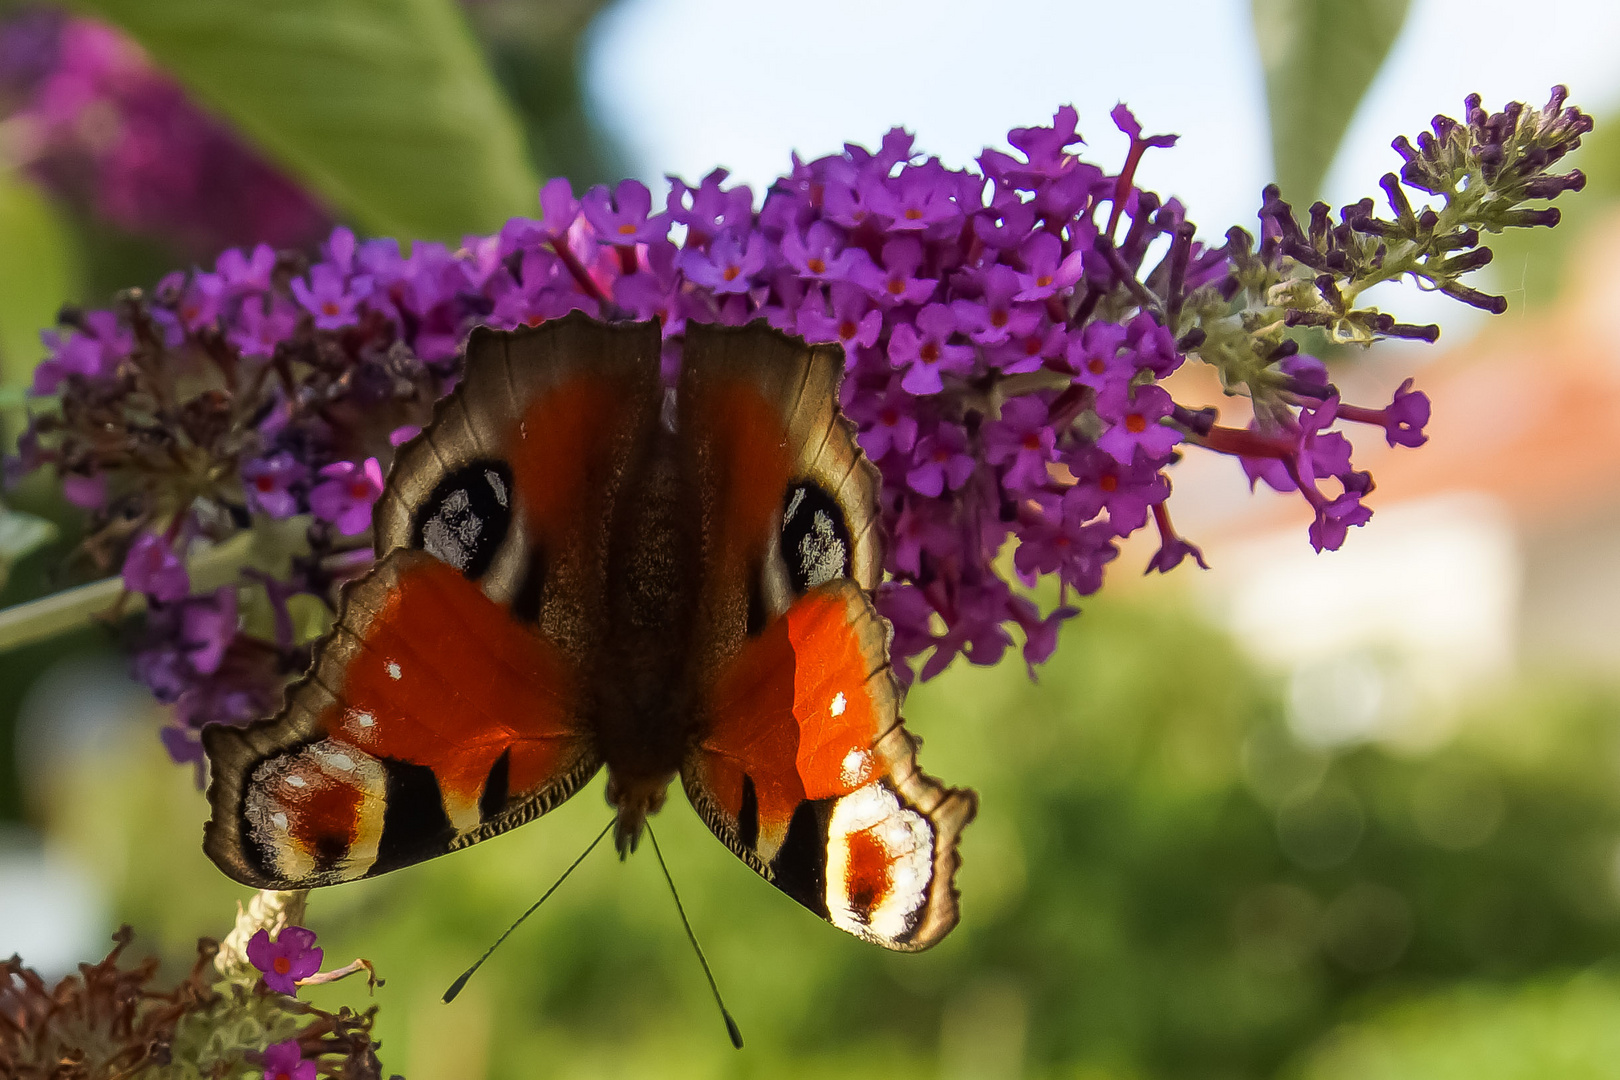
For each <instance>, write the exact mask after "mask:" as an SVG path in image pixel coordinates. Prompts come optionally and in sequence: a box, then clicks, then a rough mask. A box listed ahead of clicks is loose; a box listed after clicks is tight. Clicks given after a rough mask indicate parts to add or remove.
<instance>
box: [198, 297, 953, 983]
mask: <svg viewBox="0 0 1620 1080" xmlns="http://www.w3.org/2000/svg"><path fill="white" fill-rule="evenodd" d="M662 348H663V340H662V334H661V330H660V327H659V325H658V323H657V322H647V323H613V324H609V323H603V322H598V321H595V320H592V319H589V318H587V317H585V316H584V315H582V314H575V315H571V316H569V317H566V318H563V319H559V320H553V321H550V322H547V323H545V324H543V325H541V326H539V327H536V328H527V327H525V328H520V329H518V330H515V331H511V332H502V331H496V330H492V329H489V328H479V329H477V330H474V331H473V333H472V335H471V336H470V338H469V340H468V344H467V352H466V368H465V376H464V378H463V380H462V381H461V383H460V384H459V385H458V386H457V388H456V389H455V391H454V392H453V393H451V394H450V395H449V396H448V397H446V398H445V399H443V400H442V401H441V402H440V403H439V404H438V405H437V406H436V407H435V412H434V416H433V420H432V422H431V423H430V424H429V425H428V427H427V428H426V429H425V430H424V431H423V432H422V433H421V434H420V435H419V436H418V437H416V438H415V439H413V440H411V441H410V442H408V443H406V444H405V445H404V446H402V447H401V448H400V450H399V452H398V455H397V457H396V460H395V463H394V466H393V468H392V470H391V471H390V474H389V477H388V482H387V485H386V487H385V490H384V492H383V494H382V496H381V498H380V499H379V500H378V502H377V505H376V507H375V510H374V516H373V527H374V533H375V542H376V550H377V552H378V553H379V556H380V558H379V559H378V561H377V563H376V564H375V565H374V567H373V568H372V569H371V570H370V571H369V572H368V573H367V574H366V575H365V576H364V577H362V578H360V579H358V580H356V581H354V582H352V583H350V584H348V585H346V586H345V587H344V588H343V590H342V593H341V595H340V598H339V603H338V610H337V619H336V622H335V624H334V626H333V628H332V630H331V632H330V633H329V634H328V635H327V636H326V637H325V638H324V639H323V640H321V641H320V642H319V643H318V644H317V646H316V648H315V650H314V656H313V660H312V663H311V666H310V671H309V673H308V675H307V676H305V677H304V678H303V679H302V680H301V681H299V682H297V683H295V684H293V686H292V687H290V688H289V690H288V693H287V697H286V701H285V704H284V706H283V708H282V709H281V711H280V712H279V713H277V714H276V715H275V716H273V717H270V718H269V719H266V720H261V721H258V722H256V723H253V724H250V725H248V726H247V727H245V728H234V727H229V726H224V725H214V726H211V727H209V728H207V729H206V730H205V731H204V733H203V743H204V746H205V748H206V750H207V753H208V758H209V762H210V766H211V777H212V779H211V782H210V786H209V793H208V797H209V801H210V804H211V809H212V816H211V819H210V821H209V823H208V825H207V828H206V832H205V839H204V848H205V850H206V851H207V853H208V855H209V856H210V857H211V858H212V859H213V861H214V862H215V863H216V864H217V865H218V866H219V867H220V869H221V870H223V871H224V872H225V873H226V874H228V875H229V876H230V877H232V878H234V879H236V880H237V881H240V882H242V883H244V884H247V885H252V886H256V887H259V888H273V889H305V888H310V887H313V886H322V885H332V884H336V883H339V882H344V881H351V880H354V879H357V878H363V877H372V876H375V875H377V874H381V873H385V872H387V871H390V870H395V869H398V868H400V867H403V866H407V865H410V864H413V863H417V862H421V861H423V860H425V859H430V858H433V857H435V856H438V855H443V854H445V853H447V852H451V851H455V850H458V849H460V848H464V847H467V846H469V845H471V844H475V843H477V842H479V841H480V840H485V839H488V838H489V837H492V836H495V835H497V834H499V833H502V832H505V831H507V830H508V829H511V828H513V827H515V826H517V825H521V824H523V823H525V822H527V821H529V820H531V819H533V818H536V817H539V816H540V815H541V814H544V813H545V812H546V811H547V810H550V809H552V808H553V807H555V806H557V805H558V804H559V803H561V802H562V801H563V800H564V799H567V798H568V797H569V796H570V795H572V794H573V793H574V792H575V791H577V790H579V789H580V788H581V787H582V786H584V785H585V783H586V782H587V781H589V780H590V779H591V778H592V776H593V775H594V774H595V773H596V772H597V770H598V769H600V768H602V767H603V766H606V768H607V785H606V795H607V800H608V802H609V804H611V806H612V807H613V808H614V810H615V814H616V817H615V821H614V825H613V832H614V840H615V843H616V845H617V847H618V849H619V852H620V854H621V856H623V855H624V854H626V853H628V852H629V851H630V850H633V849H634V848H635V846H636V843H637V841H638V839H639V838H640V835H641V833H642V831H643V828H644V825H645V822H646V820H647V816H648V815H649V814H652V813H654V812H656V811H657V810H659V809H660V808H661V807H662V806H663V805H664V801H665V797H666V794H667V791H668V788H669V785H670V783H671V782H673V781H674V780H676V779H679V780H680V783H681V786H682V788H683V789H684V790H685V792H686V795H687V797H688V798H689V799H690V801H691V803H692V805H693V807H694V808H695V809H696V810H697V812H698V814H699V816H700V817H702V819H703V821H704V822H706V823H707V824H708V826H709V828H710V829H711V830H712V831H713V832H714V834H715V836H717V837H718V838H719V839H720V841H721V842H722V843H724V844H725V845H726V847H728V848H730V849H731V850H732V851H733V852H734V853H735V854H736V855H737V857H738V858H740V859H741V860H742V861H743V862H745V863H747V864H748V866H749V867H751V868H752V869H753V870H754V871H755V872H756V873H758V874H759V875H761V876H762V877H764V878H765V879H766V880H767V881H769V882H770V883H771V884H773V885H775V886H776V887H777V888H778V889H780V890H781V891H782V892H784V893H786V894H787V895H788V896H790V897H792V898H793V899H794V900H797V901H798V902H799V903H800V904H802V905H804V906H805V907H806V908H809V909H810V910H811V911H813V912H814V913H815V914H817V915H818V916H820V917H821V918H823V919H826V920H827V921H829V922H831V923H832V924H833V925H834V926H836V927H838V928H839V929H841V930H845V931H847V932H849V933H851V934H854V935H856V936H857V937H860V938H863V939H865V940H867V941H870V942H874V943H876V944H878V945H882V946H885V947H887V948H890V949H898V950H907V951H915V950H919V949H924V948H927V947H928V946H930V945H932V944H934V943H935V942H937V941H938V940H940V938H942V937H944V935H945V934H946V933H948V932H949V931H950V929H951V928H952V927H953V926H954V925H956V922H957V917H958V913H957V892H956V888H955V883H954V876H955V872H956V869H957V866H958V861H959V860H958V854H957V840H958V836H959V834H960V833H961V830H962V828H963V827H964V826H965V825H966V824H967V823H968V822H969V821H970V820H971V819H972V818H973V816H974V813H975V811H976V809H977V805H978V803H977V796H976V795H975V794H974V793H973V792H972V791H969V790H960V789H952V788H947V787H945V786H943V785H941V784H940V783H939V782H937V781H935V780H934V779H933V778H931V777H929V776H927V775H925V774H924V773H922V772H921V771H920V770H919V769H918V767H917V762H916V750H917V745H918V743H917V740H916V739H915V738H914V737H913V736H912V735H910V734H909V733H908V732H907V731H906V729H905V727H904V726H903V725H902V722H901V717H900V706H901V699H902V695H903V691H902V687H901V684H900V682H899V680H898V679H897V678H896V676H895V674H894V672H893V669H892V668H891V666H890V661H889V653H888V641H889V637H890V629H889V626H888V624H887V623H886V622H885V621H884V619H883V618H882V617H881V616H880V615H879V614H878V612H877V610H876V608H875V607H874V606H873V601H872V590H873V589H875V588H876V587H877V584H878V581H879V578H880V575H881V573H882V566H883V551H882V531H881V526H880V523H879V521H878V490H879V476H878V472H877V469H876V467H875V466H874V465H873V464H872V463H871V462H870V461H868V460H867V459H866V457H865V456H864V455H863V454H862V453H861V450H860V448H859V447H858V446H857V444H856V441H855V431H854V428H853V426H852V425H851V424H850V423H849V422H848V421H847V420H846V419H845V418H844V417H843V416H842V414H841V413H840V411H839V408H838V388H839V384H840V381H841V379H842V377H843V371H844V359H843V353H842V350H841V349H839V348H838V347H837V346H807V345H805V344H804V343H803V342H802V341H800V340H798V339H795V338H790V337H788V336H786V335H784V334H782V333H779V332H777V331H775V330H772V329H770V328H769V327H768V326H766V325H765V324H764V323H754V324H751V325H749V326H746V327H727V326H710V325H700V324H697V323H689V324H688V325H687V328H686V334H685V342H684V349H683V355H682V362H681V368H680V373H679V377H678V379H677V381H676V385H675V386H674V387H673V388H672V389H670V388H666V387H665V385H664V383H663V381H662V379H661V377H660V359H659V358H660V352H661V349H662Z"/></svg>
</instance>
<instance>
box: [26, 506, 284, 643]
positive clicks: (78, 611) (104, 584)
mask: <svg viewBox="0 0 1620 1080" xmlns="http://www.w3.org/2000/svg"><path fill="white" fill-rule="evenodd" d="M252 550H253V533H252V532H243V533H240V534H238V535H236V536H233V537H231V538H230V539H229V540H227V541H225V542H224V543H223V544H218V545H215V546H214V547H210V548H207V549H205V550H202V551H199V552H197V554H195V555H193V556H192V557H191V558H190V559H189V560H188V561H187V563H186V570H187V572H188V573H189V574H190V575H191V584H192V590H193V591H194V592H210V591H212V590H214V589H217V588H219V587H220V586H221V585H226V584H229V583H230V582H232V581H235V580H236V576H237V573H238V571H240V570H241V568H242V567H243V566H245V565H246V564H247V561H248V556H249V554H250V553H251V552H252ZM122 595H124V579H123V578H121V577H110V578H103V579H101V580H100V581H92V582H90V583H89V584H88V585H80V586H78V587H76V588H72V589H64V590H63V591H62V592H59V593H52V594H51V595H49V596H42V597H40V598H39V599H38V600H30V601H29V602H28V603H26V604H17V605H15V606H13V607H9V608H6V609H4V610H3V611H0V652H8V651H10V650H12V649H18V648H21V647H22V646H24V645H32V644H35V643H36V642H40V641H46V640H49V639H50V638H53V637H56V636H57V635H58V634H65V633H67V632H68V631H70V630H77V629H79V628H80V627H83V626H87V625H89V624H90V622H91V621H92V620H93V619H94V618H95V617H96V616H97V615H99V614H101V613H102V612H104V611H106V610H107V609H109V608H111V607H112V606H113V605H114V604H116V603H117V602H118V598H119V597H120V596H122ZM144 605H145V597H144V596H143V595H142V594H140V593H129V594H128V595H127V596H126V597H125V602H124V605H123V607H122V609H121V611H122V612H123V613H124V614H128V613H130V612H133V611H139V610H140V609H141V608H142V607H143V606H144Z"/></svg>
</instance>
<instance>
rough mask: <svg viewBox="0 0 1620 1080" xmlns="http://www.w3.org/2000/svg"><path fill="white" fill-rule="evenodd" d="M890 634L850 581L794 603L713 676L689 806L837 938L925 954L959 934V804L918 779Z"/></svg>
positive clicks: (962, 820)
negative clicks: (955, 930) (841, 934)
mask: <svg viewBox="0 0 1620 1080" xmlns="http://www.w3.org/2000/svg"><path fill="white" fill-rule="evenodd" d="M887 638H888V626H887V624H885V623H884V622H883V620H882V619H881V618H880V617H879V616H878V615H877V612H876V611H875V610H874V609H873V607H872V604H871V601H870V600H869V599H867V597H866V594H865V593H864V592H863V591H862V590H861V588H860V587H859V586H858V585H856V584H855V583H854V582H853V581H850V580H848V579H847V578H846V579H839V580H837V581H832V582H829V583H827V584H825V585H822V586H819V587H817V588H815V589H813V590H811V591H810V592H808V593H806V594H805V595H804V596H803V597H802V598H800V600H799V601H798V602H797V603H795V604H794V605H793V606H792V607H791V608H789V609H788V611H787V612H786V614H784V615H783V616H782V617H781V618H779V619H777V620H776V621H774V622H773V623H771V624H769V625H768V626H767V627H766V628H765V629H764V631H763V632H762V633H761V634H760V635H759V636H758V637H756V638H754V639H752V640H751V641H749V642H748V643H747V644H746V645H745V646H744V647H743V648H742V650H741V651H740V652H739V653H738V654H737V656H736V657H735V658H734V659H733V660H732V661H731V662H730V663H729V664H728V665H727V666H726V667H725V669H723V671H722V672H721V674H720V676H719V678H718V679H717V681H716V682H715V684H714V688H713V693H712V696H711V697H710V715H709V727H708V729H707V731H706V733H705V735H704V736H703V738H702V739H700V740H699V742H698V744H697V746H695V747H694V748H693V750H692V752H691V753H690V755H689V756H688V759H687V762H686V764H685V765H684V766H683V768H682V772H681V775H682V779H683V782H684V785H685V787H686V791H687V795H688V797H689V798H691V800H692V802H693V804H694V805H695V806H696V807H697V809H698V812H699V814H700V815H701V816H702V817H703V819H704V820H705V821H706V822H707V823H708V825H709V827H710V828H711V829H712V830H713V831H714V832H715V834H716V835H717V836H719V837H720V839H721V840H722V841H724V842H725V844H726V846H727V847H730V848H731V849H732V851H734V852H736V853H737V855H738V856H740V857H741V858H742V859H743V861H744V862H746V863H748V865H749V866H751V867H753V868H754V869H755V870H756V871H758V872H759V873H760V874H762V875H764V876H765V877H766V878H768V879H769V880H770V881H771V882H772V883H773V884H775V885H776V886H777V887H778V888H780V889H781V890H782V891H783V892H785V893H787V894H788V895H789V896H791V897H793V898H794V899H795V900H797V901H799V902H800V903H801V904H803V905H804V906H805V907H808V908H810V909H811V910H812V911H814V912H816V913H817V914H818V915H820V916H822V917H823V918H825V919H827V920H828V921H829V922H831V923H832V924H833V925H835V926H837V927H838V928H840V929H842V930H845V931H848V932H849V933H852V934H855V935H856V936H858V937H861V938H864V939H866V940H868V941H872V942H875V943H877V944H880V945H883V946H885V947H887V948H891V949H903V950H915V949H922V948H927V947H928V946H929V945H931V944H933V943H934V942H935V941H938V940H939V939H940V938H941V937H943V936H944V935H945V933H946V932H947V931H949V929H950V928H951V927H952V926H954V925H955V922H956V893H955V889H954V886H953V883H952V879H953V876H954V874H955V870H956V863H957V854H956V841H957V836H958V834H959V833H960V831H961V829H962V827H963V826H964V825H965V824H966V823H967V821H968V820H970V819H971V818H972V816H973V812H974V809H975V807H976V801H975V798H974V796H973V794H972V793H971V792H966V791H954V790H948V789H945V788H943V787H941V786H940V785H939V784H937V783H935V782H934V781H933V780H931V779H929V778H928V777H926V776H924V775H923V774H922V773H921V772H919V771H918V770H917V768H916V759H915V744H914V742H913V741H912V739H911V737H910V736H909V735H907V734H906V731H905V729H904V728H903V727H902V726H901V724H900V715H899V712H900V695H899V687H898V685H897V684H896V682H895V679H894V676H893V673H892V672H891V670H890V668H889V662H888V649H887Z"/></svg>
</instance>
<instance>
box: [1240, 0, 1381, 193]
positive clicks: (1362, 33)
mask: <svg viewBox="0 0 1620 1080" xmlns="http://www.w3.org/2000/svg"><path fill="white" fill-rule="evenodd" d="M1409 4H1410V0H1250V3H1249V9H1250V15H1251V17H1252V19H1253V21H1254V36H1255V42H1256V44H1258V45H1259V47H1260V64H1261V67H1262V68H1264V69H1265V76H1266V105H1267V106H1268V108H1269V109H1270V113H1271V160H1272V171H1273V175H1274V178H1275V179H1276V181H1277V185H1278V186H1279V187H1280V188H1282V196H1283V198H1284V199H1287V200H1288V201H1289V202H1291V203H1293V204H1294V205H1295V206H1297V207H1305V206H1309V205H1310V203H1311V202H1312V201H1313V200H1314V199H1315V198H1316V197H1317V196H1318V195H1319V194H1320V192H1321V188H1322V180H1323V178H1324V177H1326V176H1327V171H1328V166H1330V165H1332V164H1333V156H1334V154H1335V153H1336V152H1337V151H1338V149H1339V143H1340V142H1341V141H1342V140H1343V139H1344V133H1345V130H1346V129H1347V128H1349V126H1350V120H1351V118H1352V117H1353V116H1355V112H1356V106H1357V105H1359V104H1360V103H1361V98H1362V95H1364V94H1365V93H1366V92H1367V87H1368V86H1370V85H1371V84H1372V81H1373V77H1374V76H1375V75H1377V74H1378V69H1379V68H1380V67H1381V66H1383V63H1384V58H1385V57H1386V56H1387V55H1389V50H1390V47H1391V46H1392V45H1394V44H1395V39H1396V37H1397V36H1398V35H1399V34H1400V30H1401V25H1402V24H1403V23H1404V22H1405V21H1406V9H1407V7H1408V6H1409Z"/></svg>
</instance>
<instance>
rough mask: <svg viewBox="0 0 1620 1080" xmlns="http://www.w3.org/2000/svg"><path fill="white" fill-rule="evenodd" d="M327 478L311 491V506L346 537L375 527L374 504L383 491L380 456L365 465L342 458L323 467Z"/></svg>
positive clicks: (369, 460) (312, 511) (322, 518)
mask: <svg viewBox="0 0 1620 1080" xmlns="http://www.w3.org/2000/svg"><path fill="white" fill-rule="evenodd" d="M320 475H321V476H322V477H324V478H325V479H324V480H322V482H321V483H319V484H316V485H315V488H314V490H312V491H311V492H310V493H309V509H310V512H311V513H313V514H314V515H315V516H316V517H318V518H320V519H321V520H322V521H330V522H331V523H332V524H334V525H336V526H337V530H338V532H340V533H342V534H343V535H344V536H359V535H360V534H361V533H363V532H365V531H366V530H367V529H369V528H371V507H372V504H373V503H375V502H376V501H377V497H378V496H379V495H381V494H382V490H383V475H382V466H381V465H379V464H378V463H377V459H376V458H367V459H366V461H365V464H363V465H357V464H355V463H354V462H352V461H338V462H334V463H332V464H331V465H328V466H326V468H324V469H322V470H321V472H320Z"/></svg>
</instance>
